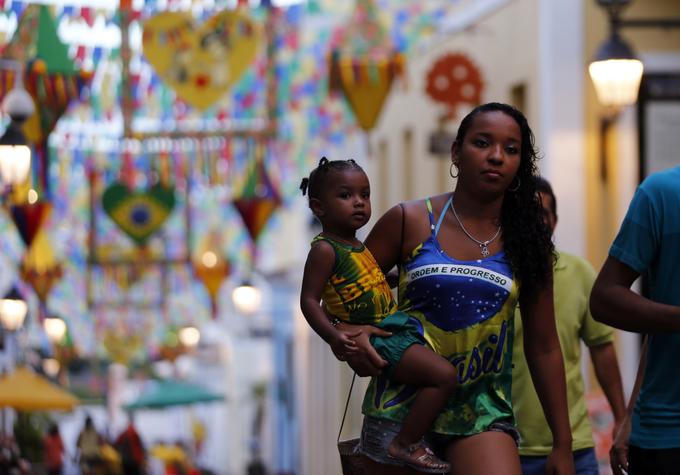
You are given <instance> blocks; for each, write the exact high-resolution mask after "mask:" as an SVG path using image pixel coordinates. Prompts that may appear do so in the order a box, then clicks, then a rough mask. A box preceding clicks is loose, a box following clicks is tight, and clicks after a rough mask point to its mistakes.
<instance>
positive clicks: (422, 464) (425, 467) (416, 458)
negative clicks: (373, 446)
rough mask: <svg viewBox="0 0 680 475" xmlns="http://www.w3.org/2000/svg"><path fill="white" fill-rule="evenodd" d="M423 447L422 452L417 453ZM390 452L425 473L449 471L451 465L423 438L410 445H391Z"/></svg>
mask: <svg viewBox="0 0 680 475" xmlns="http://www.w3.org/2000/svg"><path fill="white" fill-rule="evenodd" d="M421 449H422V452H423V453H422V454H420V455H415V454H416V452H418V451H419V450H421ZM388 454H389V456H390V457H391V458H393V459H395V460H397V461H398V462H400V463H401V464H403V465H405V466H407V467H409V468H412V469H414V470H417V471H419V472H423V473H448V472H449V470H450V469H451V466H450V465H449V464H448V463H447V462H443V461H442V460H440V459H439V458H438V457H437V456H436V455H435V454H434V452H432V449H430V448H429V447H428V446H427V445H426V444H425V442H423V441H422V440H421V441H419V442H416V443H415V444H411V445H409V446H408V447H403V448H401V447H398V446H396V445H390V447H389V448H388Z"/></svg>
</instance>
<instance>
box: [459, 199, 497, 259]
mask: <svg viewBox="0 0 680 475" xmlns="http://www.w3.org/2000/svg"><path fill="white" fill-rule="evenodd" d="M451 211H453V215H454V216H455V217H456V221H458V224H460V229H462V230H463V232H464V233H465V235H466V236H467V237H469V238H470V239H472V240H473V241H474V242H476V243H477V245H478V246H479V249H481V251H482V256H483V257H488V256H489V247H488V246H489V244H491V243H492V242H493V241H494V239H496V238H497V237H498V235H499V234H500V232H501V227H500V226H498V229H497V230H496V234H494V235H493V237H492V238H491V239H488V240H486V241H480V240H479V239H476V238H475V237H474V236H473V235H472V234H470V233H469V232H468V230H467V229H465V226H463V222H462V221H461V220H460V218H459V217H458V213H456V208H454V207H453V203H451Z"/></svg>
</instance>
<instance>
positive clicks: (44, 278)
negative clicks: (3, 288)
mask: <svg viewBox="0 0 680 475" xmlns="http://www.w3.org/2000/svg"><path fill="white" fill-rule="evenodd" d="M19 273H20V275H21V278H22V280H23V281H24V282H28V283H29V284H30V285H31V287H33V290H34V291H35V294H36V295H37V296H38V301H39V303H40V312H39V313H40V319H41V320H42V319H43V318H44V317H45V310H46V303H47V297H48V295H49V293H50V291H51V290H52V287H53V286H54V284H56V283H57V282H58V281H59V279H61V277H62V274H63V269H62V265H61V263H60V262H59V261H57V260H56V258H55V257H54V252H53V251H52V245H51V244H50V241H49V238H48V236H47V232H46V231H45V228H44V227H43V228H41V229H40V230H39V231H38V233H37V235H36V236H35V239H34V240H33V242H32V244H31V246H30V247H29V248H28V250H27V251H26V253H25V254H24V256H23V258H22V260H21V266H20V268H19Z"/></svg>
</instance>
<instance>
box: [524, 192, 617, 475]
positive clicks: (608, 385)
mask: <svg viewBox="0 0 680 475" xmlns="http://www.w3.org/2000/svg"><path fill="white" fill-rule="evenodd" d="M536 189H537V190H538V193H539V195H540V197H541V202H542V203H543V210H544V219H545V221H546V223H547V224H548V225H549V226H550V228H551V229H552V230H553V231H554V230H555V226H556V224H557V203H556V201H555V195H554V193H553V191H552V187H551V186H550V184H549V183H548V182H547V181H546V180H543V179H539V182H538V183H537V186H536ZM595 276H596V274H595V270H594V269H593V268H592V266H591V265H590V264H588V263H587V262H586V261H585V260H583V259H581V258H579V257H576V256H574V255H571V254H567V253H565V252H558V259H557V262H556V263H555V268H554V278H553V279H554V285H553V288H554V299H555V324H556V326H557V333H558V336H559V340H560V345H561V346H562V355H563V357H564V369H565V375H566V379H567V400H568V403H569V421H570V422H571V431H572V438H573V442H572V447H573V452H574V466H575V468H576V474H577V475H598V473H599V471H598V467H597V459H596V458H595V450H594V448H593V447H594V445H595V444H594V443H593V436H592V429H591V426H590V421H589V420H588V412H587V409H586V404H585V399H584V384H583V377H582V375H581V341H583V342H584V343H585V344H586V346H588V348H589V349H590V358H591V360H592V362H593V366H594V368H595V375H596V376H597V380H598V382H599V383H600V386H602V389H603V391H604V393H605V396H606V397H607V400H608V401H609V404H610V406H611V408H612V412H613V413H614V420H615V427H618V424H619V423H620V422H621V421H622V420H623V418H624V415H625V403H624V398H623V389H622V385H621V374H620V372H619V366H618V363H617V360H616V352H615V350H614V345H613V343H612V341H613V330H612V329H611V328H610V327H608V326H605V325H603V324H601V323H598V322H596V321H595V320H593V317H592V316H591V315H590V310H589V308H588V300H589V297H590V290H591V289H592V286H593V282H594V281H595ZM523 344H524V342H523V336H522V319H521V318H520V315H519V310H518V311H517V312H516V314H515V340H514V352H513V372H512V404H513V408H514V411H515V418H516V421H517V427H518V429H519V432H520V435H521V440H520V447H519V453H520V458H521V462H522V474H523V475H538V474H540V475H544V474H545V463H546V460H547V457H548V455H549V454H550V452H551V449H552V436H551V433H550V429H549V427H548V423H547V421H546V419H545V416H544V415H543V410H542V408H541V404H540V402H539V400H538V396H537V395H536V390H535V389H534V385H533V383H532V382H531V376H530V374H529V369H528V367H527V362H526V359H525V357H524V346H523Z"/></svg>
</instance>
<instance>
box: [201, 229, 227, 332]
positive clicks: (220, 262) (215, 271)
mask: <svg viewBox="0 0 680 475" xmlns="http://www.w3.org/2000/svg"><path fill="white" fill-rule="evenodd" d="M221 240H222V238H221V235H220V233H219V232H218V231H211V232H210V233H208V234H207V235H206V236H205V238H204V239H203V240H202V242H201V243H200V244H199V246H198V249H197V252H196V253H195V254H194V257H193V258H192V260H191V265H192V267H193V270H194V275H195V276H196V277H197V278H198V279H200V281H201V282H202V283H203V285H204V286H205V288H206V290H207V291H208V295H209V296H210V308H211V311H212V312H211V314H212V317H213V319H216V318H217V294H218V292H219V290H220V287H221V286H222V283H223V282H224V279H225V278H226V277H228V276H229V273H230V272H231V266H230V265H229V262H228V261H227V260H226V259H225V258H224V257H223V255H222V250H221V246H220V243H221Z"/></svg>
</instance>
